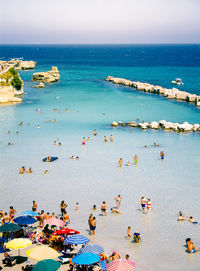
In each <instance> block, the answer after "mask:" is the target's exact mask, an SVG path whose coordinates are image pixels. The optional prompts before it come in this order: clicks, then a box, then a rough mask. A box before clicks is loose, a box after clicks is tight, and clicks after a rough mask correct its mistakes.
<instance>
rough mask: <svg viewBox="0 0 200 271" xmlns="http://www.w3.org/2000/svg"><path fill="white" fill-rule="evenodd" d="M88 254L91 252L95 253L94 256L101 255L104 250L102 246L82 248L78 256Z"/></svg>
mask: <svg viewBox="0 0 200 271" xmlns="http://www.w3.org/2000/svg"><path fill="white" fill-rule="evenodd" d="M86 252H91V253H94V254H101V253H103V252H104V249H103V248H102V247H101V246H98V245H87V246H85V247H82V248H81V249H80V250H79V252H78V254H81V253H86Z"/></svg>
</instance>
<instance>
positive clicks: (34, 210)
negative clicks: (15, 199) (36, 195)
mask: <svg viewBox="0 0 200 271" xmlns="http://www.w3.org/2000/svg"><path fill="white" fill-rule="evenodd" d="M32 211H33V212H36V211H37V203H36V202H35V200H33V206H32Z"/></svg>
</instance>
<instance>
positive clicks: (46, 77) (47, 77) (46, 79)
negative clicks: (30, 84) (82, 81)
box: [32, 67, 60, 83]
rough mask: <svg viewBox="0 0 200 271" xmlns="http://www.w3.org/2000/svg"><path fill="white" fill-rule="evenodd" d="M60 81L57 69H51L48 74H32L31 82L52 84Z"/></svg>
mask: <svg viewBox="0 0 200 271" xmlns="http://www.w3.org/2000/svg"><path fill="white" fill-rule="evenodd" d="M59 79H60V74H59V71H58V68H57V67H52V69H51V71H48V72H36V73H34V74H33V78H32V80H33V81H39V82H43V83H53V82H56V81H58V80H59Z"/></svg>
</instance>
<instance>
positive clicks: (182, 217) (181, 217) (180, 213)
mask: <svg viewBox="0 0 200 271" xmlns="http://www.w3.org/2000/svg"><path fill="white" fill-rule="evenodd" d="M185 219H186V216H184V215H183V214H182V212H181V211H180V212H179V213H178V221H185Z"/></svg>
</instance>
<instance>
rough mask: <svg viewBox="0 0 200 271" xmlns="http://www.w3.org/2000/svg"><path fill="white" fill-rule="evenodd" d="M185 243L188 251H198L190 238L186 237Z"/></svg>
mask: <svg viewBox="0 0 200 271" xmlns="http://www.w3.org/2000/svg"><path fill="white" fill-rule="evenodd" d="M186 244H187V251H188V252H189V253H195V252H197V251H199V249H197V248H196V247H195V245H194V243H193V242H192V239H191V238H187V239H186Z"/></svg>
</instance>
